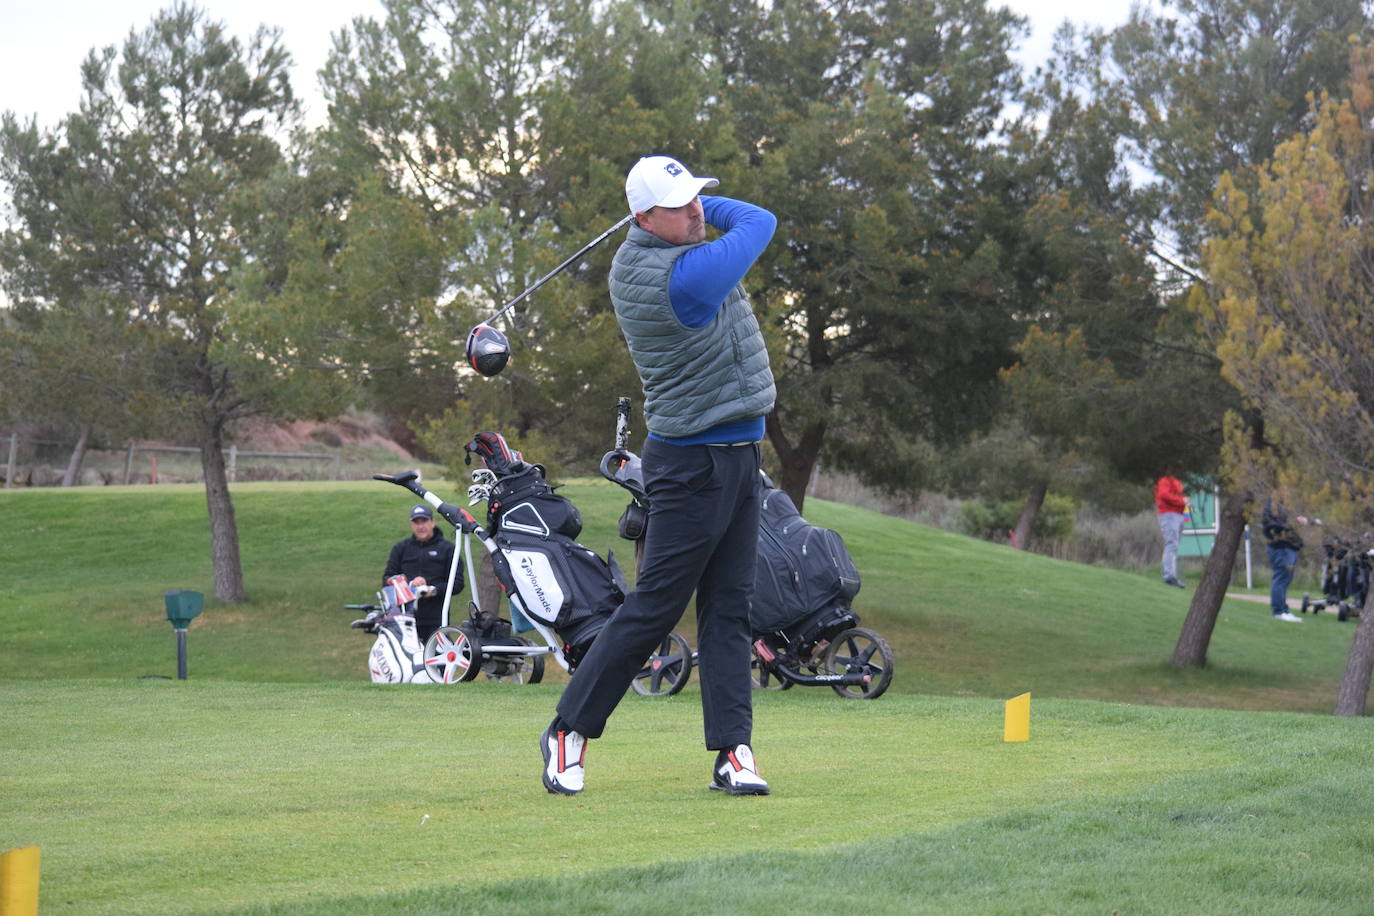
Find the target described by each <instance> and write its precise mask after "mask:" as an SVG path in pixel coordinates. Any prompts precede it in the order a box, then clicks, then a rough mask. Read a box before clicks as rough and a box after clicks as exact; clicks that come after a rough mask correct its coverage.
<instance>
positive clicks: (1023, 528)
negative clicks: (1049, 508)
mask: <svg viewBox="0 0 1374 916" xmlns="http://www.w3.org/2000/svg"><path fill="white" fill-rule="evenodd" d="M1049 488H1050V485H1049V483H1048V482H1047V481H1043V480H1039V481H1036V482H1035V483H1034V484H1032V485H1031V491H1030V493H1028V494H1027V495H1026V505H1025V506H1024V507H1023V508H1022V509H1021V517H1020V518H1018V519H1017V520H1016V530H1015V531H1013V532H1012V534H1011V546H1013V547H1015V548H1016V549H1017V550H1029V549H1030V539H1031V529H1033V528H1034V527H1035V519H1036V517H1037V516H1039V515H1040V507H1041V506H1043V505H1044V504H1045V493H1046V492H1048V490H1049Z"/></svg>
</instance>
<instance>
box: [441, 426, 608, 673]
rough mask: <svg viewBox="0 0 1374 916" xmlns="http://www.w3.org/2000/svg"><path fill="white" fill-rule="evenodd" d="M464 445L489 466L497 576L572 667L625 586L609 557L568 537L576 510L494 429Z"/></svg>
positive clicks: (576, 526) (578, 523)
mask: <svg viewBox="0 0 1374 916" xmlns="http://www.w3.org/2000/svg"><path fill="white" fill-rule="evenodd" d="M464 449H465V451H467V452H468V458H470V456H471V455H472V454H474V453H475V454H476V455H477V456H478V457H479V458H480V459H481V460H482V462H483V464H485V465H486V467H487V469H488V470H489V471H491V472H492V478H493V479H491V480H490V481H489V483H488V484H487V485H486V494H485V498H486V500H487V519H486V529H487V534H488V536H489V537H490V538H491V539H492V541H493V542H494V543H495V544H496V547H497V549H496V550H495V551H494V552H492V554H491V559H492V567H493V569H494V570H495V573H496V578H497V579H498V580H499V581H500V582H501V584H502V586H503V587H504V588H505V590H506V593H507V595H508V596H509V597H510V598H511V600H512V605H513V606H515V607H518V609H519V611H520V612H521V613H522V614H524V615H525V616H527V617H529V618H530V619H531V620H534V621H537V622H539V623H542V624H545V625H547V626H551V627H553V629H554V630H555V631H557V633H558V636H559V638H560V639H562V640H563V643H564V645H563V654H564V657H565V658H566V660H567V662H568V665H569V667H570V668H572V667H575V666H576V664H577V661H578V660H579V659H581V658H582V656H583V655H584V654H585V653H586V651H587V649H588V648H589V647H590V646H591V643H592V640H594V639H595V638H596V636H597V634H598V633H600V632H601V629H602V627H604V626H605V625H606V621H607V620H609V619H610V616H611V615H612V614H613V613H615V611H616V609H617V608H618V607H620V605H621V602H623V601H624V600H625V593H626V592H627V591H628V590H629V587H628V585H627V583H626V582H625V578H624V576H623V575H622V574H621V573H620V570H619V568H618V567H617V566H616V565H615V556H614V555H613V554H612V555H611V557H610V561H609V562H607V561H605V560H602V559H601V557H599V556H597V554H596V552H595V551H594V550H591V549H590V548H587V547H584V546H582V545H581V544H579V543H577V541H576V540H574V539H575V538H576V537H577V536H578V535H579V534H580V533H581V532H582V516H581V514H580V513H578V511H577V508H576V507H575V506H573V504H572V502H570V501H569V500H568V499H567V498H566V497H564V496H560V495H559V494H557V493H555V492H554V487H552V486H550V485H549V483H548V481H547V480H546V479H545V478H544V468H543V466H542V465H538V464H529V463H527V462H526V461H525V460H524V459H523V457H522V456H521V455H520V453H519V452H516V451H512V450H511V449H510V448H509V447H508V446H507V445H506V442H505V439H504V438H502V437H501V435H500V434H499V433H492V432H483V433H478V434H477V436H476V437H474V439H473V441H472V442H469V443H468V444H467V445H466V446H464ZM469 492H470V493H471V492H472V491H471V490H470V491H469Z"/></svg>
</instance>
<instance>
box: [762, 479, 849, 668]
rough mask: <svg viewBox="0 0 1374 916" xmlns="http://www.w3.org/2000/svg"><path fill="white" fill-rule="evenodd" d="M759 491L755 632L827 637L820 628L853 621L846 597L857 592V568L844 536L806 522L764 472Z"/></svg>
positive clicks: (796, 638) (790, 637)
mask: <svg viewBox="0 0 1374 916" xmlns="http://www.w3.org/2000/svg"><path fill="white" fill-rule="evenodd" d="M759 497H760V506H759V546H758V551H759V556H758V565H757V567H756V571H755V575H754V603H753V605H752V606H751V607H750V610H749V623H750V625H751V626H752V627H753V628H754V630H755V631H756V632H762V633H784V634H786V636H787V640H788V642H794V641H801V642H812V641H814V640H815V639H819V638H828V637H827V636H825V633H824V631H827V630H832V629H837V628H838V629H844V628H847V627H851V626H853V625H854V624H855V623H857V621H858V617H857V616H856V615H855V614H854V613H853V611H852V610H851V603H852V602H853V600H854V596H855V595H857V594H858V593H859V571H858V569H856V568H855V566H854V561H853V559H852V558H850V556H849V551H848V550H847V549H845V546H844V539H843V538H841V537H840V535H839V533H838V532H835V531H831V530H830V529H829V528H817V527H816V526H814V525H812V524H810V523H808V522H807V521H806V519H804V518H802V517H801V513H799V512H798V511H797V506H796V504H795V503H793V502H792V499H791V497H789V496H788V495H787V494H786V493H784V492H783V491H782V490H777V489H774V488H773V482H772V481H771V480H769V479H768V477H767V475H763V481H762V488H761V491H760V494H759ZM811 630H815V631H816V632H815V633H811V632H808V631H811ZM837 631H838V630H837Z"/></svg>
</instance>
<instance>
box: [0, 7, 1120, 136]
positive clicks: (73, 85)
mask: <svg viewBox="0 0 1374 916" xmlns="http://www.w3.org/2000/svg"><path fill="white" fill-rule="evenodd" d="M990 2H993V3H996V2H997V0H990ZM1003 4H1004V5H1006V6H1009V7H1011V8H1012V9H1013V10H1015V11H1016V12H1017V13H1019V14H1021V15H1023V16H1027V17H1029V18H1030V19H1031V22H1032V27H1033V29H1034V32H1033V34H1032V36H1031V37H1030V38H1029V39H1028V40H1027V41H1026V44H1025V47H1024V48H1023V49H1022V51H1021V54H1020V59H1021V61H1022V63H1023V64H1028V65H1034V64H1036V63H1039V62H1041V61H1043V60H1044V58H1045V57H1046V56H1047V55H1048V54H1049V50H1050V40H1051V35H1052V34H1053V32H1054V30H1055V28H1056V27H1057V26H1058V25H1059V23H1061V22H1062V21H1063V20H1065V19H1071V20H1073V21H1074V22H1088V23H1092V24H1095V25H1104V26H1112V25H1117V24H1119V23H1121V22H1124V21H1125V19H1126V17H1127V15H1128V14H1129V12H1130V6H1131V0H1003ZM168 5H170V0H0V111H13V112H15V113H16V114H18V115H20V116H21V117H28V116H29V115H33V114H36V115H37V116H38V120H39V123H40V124H41V125H43V126H47V127H52V126H55V125H56V124H57V122H58V121H59V120H60V119H61V118H62V117H63V116H64V115H66V114H68V113H69V112H72V111H75V110H76V108H77V104H78V102H79V101H80V98H81V71H80V67H81V61H82V60H83V59H84V58H85V56H86V54H87V52H89V51H90V50H91V49H92V48H94V47H104V46H105V45H111V44H113V45H119V44H121V43H122V42H123V40H124V38H125V37H126V36H127V35H128V34H129V31H130V29H137V30H139V31H142V30H143V29H144V28H146V27H147V26H148V23H149V22H150V21H151V19H152V17H153V16H154V15H155V14H156V13H157V12H158V10H160V9H162V8H163V7H165V6H168ZM201 5H202V6H203V7H204V8H205V9H207V10H208V11H209V13H210V15H211V16H212V17H214V18H215V19H218V20H220V21H222V22H224V23H225V24H227V25H228V27H229V29H230V31H231V32H232V33H233V34H234V35H236V36H237V37H239V38H240V39H247V37H248V36H249V35H251V34H252V32H253V31H254V30H255V29H256V28H257V27H258V26H259V25H264V24H265V25H271V26H279V27H280V28H281V29H282V31H283V41H284V43H285V45H286V47H287V49H288V50H290V52H291V54H292V56H293V58H294V59H295V70H294V71H293V73H292V85H293V86H294V87H295V89H296V93H297V95H298V96H300V98H301V100H302V103H303V105H304V107H305V114H306V120H307V122H308V123H311V124H318V123H320V122H321V121H322V120H323V118H324V102H323V101H322V99H321V97H320V93H319V81H318V79H317V78H316V73H317V71H318V70H319V69H320V67H321V66H323V65H324V61H325V57H326V56H327V55H328V53H329V48H330V44H331V35H333V34H334V33H336V32H338V31H340V30H341V29H344V28H346V27H347V26H348V24H349V23H350V22H351V21H352V20H353V19H354V17H357V16H369V17H377V18H380V16H381V15H382V5H381V2H380V0H201Z"/></svg>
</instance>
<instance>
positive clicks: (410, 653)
mask: <svg viewBox="0 0 1374 916" xmlns="http://www.w3.org/2000/svg"><path fill="white" fill-rule="evenodd" d="M387 582H388V584H387V585H385V586H384V587H383V588H382V590H381V591H380V592H378V593H377V595H378V597H380V598H381V600H382V606H381V608H380V609H379V610H375V611H373V612H372V613H370V614H368V615H367V616H366V617H365V618H363V619H362V620H355V621H354V622H353V626H354V627H355V628H357V629H362V630H366V631H367V632H369V633H376V634H377V639H376V640H375V641H374V642H373V643H372V651H370V652H369V653H368V654H367V670H368V673H369V674H370V675H371V676H372V683H374V684H432V683H434V679H433V678H431V677H430V676H429V670H428V669H427V668H426V667H425V663H424V647H423V646H421V645H420V636H419V633H417V632H416V630H415V615H414V613H413V607H414V605H413V602H414V601H415V592H414V591H413V590H412V589H411V587H410V586H409V585H408V584H406V578H405V576H392V577H391V578H390V579H388V580H387Z"/></svg>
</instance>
